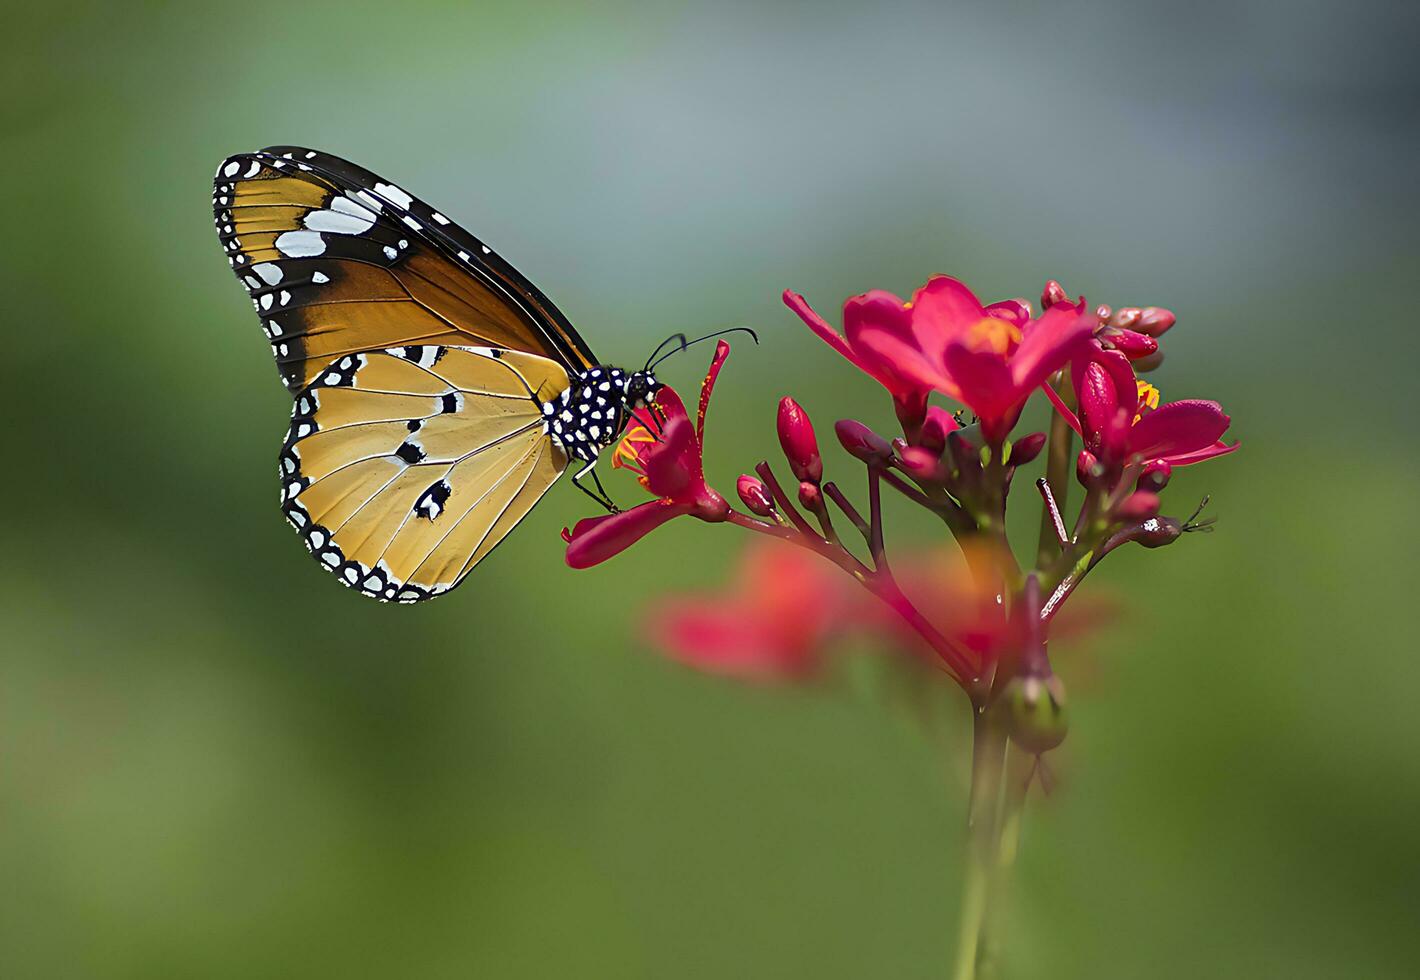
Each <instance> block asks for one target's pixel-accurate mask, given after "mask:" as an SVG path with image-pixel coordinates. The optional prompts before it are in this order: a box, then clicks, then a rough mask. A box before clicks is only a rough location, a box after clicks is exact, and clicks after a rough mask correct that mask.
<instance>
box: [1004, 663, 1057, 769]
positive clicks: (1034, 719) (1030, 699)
mask: <svg viewBox="0 0 1420 980" xmlns="http://www.w3.org/2000/svg"><path fill="white" fill-rule="evenodd" d="M1001 698H1002V700H1003V702H1004V703H1005V708H1006V712H1007V719H1008V724H1009V726H1010V735H1011V741H1013V742H1015V743H1016V745H1018V746H1020V747H1021V749H1023V750H1024V751H1026V752H1029V753H1031V754H1032V755H1040V754H1041V753H1042V752H1048V751H1050V750H1051V749H1053V748H1055V747H1056V746H1057V745H1059V744H1060V743H1061V742H1063V741H1064V740H1065V733H1066V732H1068V731H1069V730H1070V723H1069V721H1068V719H1067V718H1066V716H1065V685H1064V684H1062V683H1060V678H1058V677H1056V676H1055V675H1054V674H1051V675H1050V676H1048V677H1013V678H1011V681H1010V683H1008V684H1007V685H1006V690H1004V691H1003V692H1001Z"/></svg>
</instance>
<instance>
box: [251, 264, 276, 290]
mask: <svg viewBox="0 0 1420 980" xmlns="http://www.w3.org/2000/svg"><path fill="white" fill-rule="evenodd" d="M251 271H252V272H255V273H256V274H257V275H259V276H261V278H262V279H263V280H265V282H266V284H267V285H268V286H274V285H276V284H277V283H278V282H280V281H281V267H280V266H279V265H277V264H275V263H274V262H259V263H257V264H256V265H254V266H252V267H251Z"/></svg>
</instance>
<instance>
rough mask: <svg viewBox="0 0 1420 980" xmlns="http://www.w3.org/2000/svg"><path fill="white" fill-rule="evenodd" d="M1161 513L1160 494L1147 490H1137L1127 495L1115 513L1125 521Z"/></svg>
mask: <svg viewBox="0 0 1420 980" xmlns="http://www.w3.org/2000/svg"><path fill="white" fill-rule="evenodd" d="M1158 513H1159V495H1158V494H1156V493H1150V492H1149V491H1147V490H1135V491H1134V492H1133V493H1131V494H1130V495H1129V496H1127V497H1125V498H1124V500H1123V501H1122V502H1121V503H1120V505H1119V507H1118V508H1117V509H1116V510H1115V514H1116V515H1117V516H1118V517H1119V518H1120V519H1121V520H1125V521H1129V522H1131V523H1133V522H1134V521H1144V520H1148V519H1149V518H1150V517H1155V516H1157V515H1158Z"/></svg>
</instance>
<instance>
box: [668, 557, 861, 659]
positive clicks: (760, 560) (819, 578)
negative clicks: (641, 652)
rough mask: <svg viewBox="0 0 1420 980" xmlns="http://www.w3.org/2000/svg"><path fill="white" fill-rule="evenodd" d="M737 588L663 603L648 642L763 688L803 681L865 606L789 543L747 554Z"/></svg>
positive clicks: (832, 571) (834, 574) (838, 576)
mask: <svg viewBox="0 0 1420 980" xmlns="http://www.w3.org/2000/svg"><path fill="white" fill-rule="evenodd" d="M733 582H734V585H733V586H732V587H731V588H730V589H729V590H728V591H727V592H724V593H720V594H713V595H695V596H681V597H672V598H669V599H662V600H658V601H657V603H656V605H655V607H654V608H653V609H652V611H651V612H650V614H649V617H648V619H647V622H646V632H647V635H648V637H649V638H650V639H651V641H652V642H653V643H654V644H656V645H657V646H658V647H660V648H661V649H663V650H664V651H665V652H666V653H667V654H668V655H669V656H670V657H672V658H673V659H675V660H679V661H681V662H682V663H685V664H688V665H690V666H692V667H695V668H697V669H699V670H703V671H706V672H708V673H712V674H724V675H727V676H731V677H737V678H739V679H741V680H751V681H757V682H761V683H767V682H772V681H797V680H804V679H807V678H809V677H810V676H812V675H813V674H814V673H816V672H817V671H818V669H819V668H820V666H821V665H822V662H823V654H824V651H825V648H826V646H827V643H828V641H829V640H830V639H832V637H833V636H834V635H836V634H837V633H838V632H839V631H840V630H841V629H843V628H844V627H846V626H848V625H850V624H851V622H852V621H853V620H854V619H855V618H856V613H855V610H857V609H860V608H861V605H862V604H861V603H860V602H858V601H856V597H855V596H854V594H853V591H850V590H849V589H848V585H849V582H848V580H847V579H845V578H844V577H843V574H842V573H841V572H840V571H838V570H837V569H836V568H834V567H833V566H832V565H829V564H827V563H826V562H824V561H823V560H822V559H821V558H819V557H818V556H817V555H814V554H811V553H809V552H807V551H804V550H802V549H799V548H796V547H794V546H793V545H789V544H781V543H777V542H758V543H756V544H755V545H752V546H750V547H748V548H746V549H745V551H744V553H743V555H742V556H741V558H740V562H739V568H738V570H737V572H736V573H735V575H734V576H733ZM854 591H856V590H854Z"/></svg>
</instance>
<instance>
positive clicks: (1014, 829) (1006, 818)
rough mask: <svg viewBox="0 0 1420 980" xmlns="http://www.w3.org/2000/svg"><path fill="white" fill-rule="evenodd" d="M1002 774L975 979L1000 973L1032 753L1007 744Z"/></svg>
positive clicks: (986, 979) (989, 979)
mask: <svg viewBox="0 0 1420 980" xmlns="http://www.w3.org/2000/svg"><path fill="white" fill-rule="evenodd" d="M1006 751H1007V758H1006V774H1005V779H1004V786H1003V787H1002V790H1001V813H1000V818H999V821H998V823H999V830H998V833H997V840H996V855H995V863H994V864H993V865H992V868H991V884H990V890H989V892H988V894H987V904H988V908H987V914H986V917H985V919H984V920H983V922H982V925H981V936H980V939H979V940H978V950H977V954H976V961H977V980H995V978H997V977H999V976H1000V973H1001V964H1002V961H1003V960H1004V958H1005V943H1004V939H1003V936H1004V934H1005V928H1006V919H1007V916H1008V915H1009V913H1010V908H1009V905H1010V902H1009V898H1010V891H1011V872H1012V870H1013V869H1014V868H1015V864H1016V854H1017V852H1018V851H1019V849H1020V843H1021V814H1022V812H1023V811H1024V809H1025V802H1026V789H1027V788H1028V787H1029V786H1030V779H1031V775H1032V773H1033V771H1034V767H1035V761H1036V760H1035V757H1034V756H1032V755H1028V754H1026V753H1025V752H1022V751H1021V750H1020V749H1018V748H1008V749H1007V750H1006Z"/></svg>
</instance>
